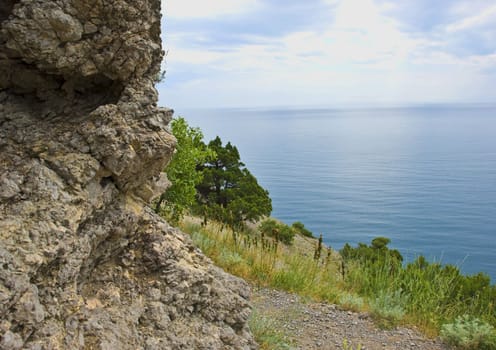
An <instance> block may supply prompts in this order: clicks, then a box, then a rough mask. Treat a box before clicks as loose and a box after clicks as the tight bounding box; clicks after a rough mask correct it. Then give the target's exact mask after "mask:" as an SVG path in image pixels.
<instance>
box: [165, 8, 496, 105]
mask: <svg viewBox="0 0 496 350" xmlns="http://www.w3.org/2000/svg"><path fill="white" fill-rule="evenodd" d="M323 1H326V2H327V3H328V4H330V5H332V6H329V13H328V16H327V21H325V20H324V22H319V23H316V24H315V25H314V26H313V25H309V26H307V27H306V28H302V29H300V30H299V31H294V32H292V33H289V34H285V35H281V36H279V37H277V36H270V35H267V36H250V37H249V38H248V39H249V40H240V41H238V43H237V44H227V43H226V45H223V46H222V51H220V50H219V48H218V47H217V48H216V47H211V46H209V45H198V42H199V41H201V40H199V39H201V35H203V34H202V33H193V32H191V33H182V34H181V33H170V35H169V36H168V40H167V42H168V48H169V55H168V57H167V61H168V71H170V72H172V71H174V70H175V67H178V68H179V67H181V69H182V71H188V72H189V71H190V70H194V72H193V73H195V74H191V80H187V79H184V80H182V81H181V82H178V83H177V85H175V86H174V88H173V89H171V90H172V91H169V92H168V93H167V95H168V96H169V97H170V98H173V99H174V100H175V102H174V103H176V104H179V105H181V104H183V105H190V106H194V105H197V106H206V105H208V106H211V107H215V106H217V107H218V106H228V105H229V106H243V105H245V106H246V105H249V104H254V105H285V104H306V105H309V104H321V105H324V104H333V103H340V102H341V103H354V102H378V103H386V104H387V103H393V104H394V103H410V102H436V101H437V102H447V101H448V102H449V101H464V100H468V99H472V100H474V101H475V100H477V99H478V98H480V99H481V100H484V99H486V100H487V99H490V98H494V95H495V93H493V92H491V91H496V89H494V88H493V89H490V88H489V87H491V86H493V87H494V83H492V80H494V79H491V78H492V76H491V74H485V73H484V71H491V70H494V69H495V68H496V50H495V51H494V52H495V53H493V54H489V55H465V56H464V57H461V56H456V55H454V54H452V53H450V52H449V51H448V50H447V46H446V42H445V40H444V37H443V35H444V36H445V37H446V36H447V32H446V31H440V32H439V31H438V32H436V33H422V32H421V31H418V32H415V33H412V32H406V31H404V30H403V29H402V28H403V27H402V26H401V24H400V22H399V20H398V19H397V18H393V17H391V15H386V13H389V14H390V13H391V12H390V11H388V8H390V7H391V6H392V5H391V3H385V2H381V3H377V2H376V1H374V0H323ZM474 1H475V0H474ZM169 2H170V3H174V1H169ZM209 2H210V1H206V3H209ZM231 2H233V3H240V4H241V3H242V4H244V5H245V6H244V8H243V5H242V4H241V5H240V6H241V7H240V8H237V9H236V10H235V9H231V8H230V7H229V5H226V6H227V7H225V8H224V9H220V8H217V9H216V10H215V9H210V13H211V15H214V13H216V14H217V15H218V14H222V13H224V14H226V13H234V12H232V11H238V10H239V11H249V10H250V8H251V7H250V6H251V5H248V4H249V3H250V1H248V0H230V1H227V2H225V1H220V2H219V4H221V3H224V5H225V4H226V3H231ZM181 3H183V2H181ZM252 3H255V2H254V1H252ZM219 6H221V5H219ZM395 6H399V5H395ZM230 11H231V12H230ZM457 11H462V8H461V7H460V8H458V9H457ZM206 13H207V11H206V10H205V13H204V15H206ZM467 13H469V12H466V11H465V12H463V14H462V13H461V12H460V13H458V14H457V15H456V16H454V17H455V18H460V20H459V21H455V22H453V23H452V24H451V25H450V27H448V28H450V30H451V31H459V30H465V29H468V28H476V27H477V28H478V26H482V25H485V24H488V23H491V22H490V21H492V19H493V18H494V17H495V16H496V6H492V7H489V8H488V7H486V8H485V10H484V11H481V12H478V15H476V16H469V15H467ZM190 15H191V14H190ZM267 26H268V28H269V27H270V23H268V24H267ZM438 28H439V27H438ZM445 28H446V27H445ZM240 35H241V34H240ZM243 35H244V37H243V39H247V38H246V35H247V34H243ZM192 36H193V37H194V38H195V47H191V46H190V45H189V44H188V43H189V42H191V39H192ZM239 38H240V39H241V37H239ZM207 39H208V38H205V42H209V41H208V40H207ZM198 46H201V48H198ZM178 71H179V69H178ZM199 77H200V78H199ZM468 90H469V91H470V93H469V92H468Z"/></svg>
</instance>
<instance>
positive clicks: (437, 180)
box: [176, 106, 496, 283]
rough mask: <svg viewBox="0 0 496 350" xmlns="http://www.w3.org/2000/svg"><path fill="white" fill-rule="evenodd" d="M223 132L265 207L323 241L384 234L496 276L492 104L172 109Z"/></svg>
mask: <svg viewBox="0 0 496 350" xmlns="http://www.w3.org/2000/svg"><path fill="white" fill-rule="evenodd" d="M176 115H182V116H184V117H185V118H186V119H187V120H188V121H189V123H190V125H192V126H199V127H200V128H201V129H202V130H203V132H204V134H205V139H206V140H210V139H212V138H213V137H215V136H216V135H219V136H220V137H221V138H222V139H223V141H231V142H232V143H233V144H235V145H236V146H237V147H238V149H239V151H240V153H241V158H242V161H244V162H245V163H246V164H247V167H248V168H249V169H250V171H251V172H252V173H253V174H254V175H255V176H256V177H257V178H258V180H259V182H260V183H261V184H262V185H263V186H264V187H265V188H267V189H268V190H269V192H270V195H271V197H272V201H273V207H274V210H273V216H275V217H277V218H279V219H281V220H282V221H284V222H286V223H288V224H291V223H292V222H294V221H297V220H298V221H302V222H303V223H304V224H305V225H306V226H307V227H308V228H309V229H310V230H312V231H313V232H314V234H315V235H318V234H320V233H322V234H323V236H324V240H325V242H326V243H327V244H329V245H331V246H332V247H334V248H335V249H340V248H341V247H342V246H343V244H344V243H346V242H349V243H351V244H356V243H358V242H364V243H369V242H370V240H371V239H372V238H374V237H376V236H386V237H389V238H391V240H392V243H391V247H393V248H396V249H399V250H400V252H401V253H402V254H403V256H404V257H405V258H406V260H407V261H412V260H413V259H415V257H416V256H418V255H420V254H422V255H424V256H426V257H427V258H429V259H431V260H435V261H438V262H442V263H450V264H456V265H459V266H461V269H462V271H464V272H465V273H476V272H479V271H483V272H486V273H487V274H489V275H490V276H491V279H492V282H493V283H494V282H495V281H496V107H490V106H430V107H416V108H390V109H386V108H384V109H379V108H375V109H364V108H362V109H270V110H263V109H222V110H177V111H176Z"/></svg>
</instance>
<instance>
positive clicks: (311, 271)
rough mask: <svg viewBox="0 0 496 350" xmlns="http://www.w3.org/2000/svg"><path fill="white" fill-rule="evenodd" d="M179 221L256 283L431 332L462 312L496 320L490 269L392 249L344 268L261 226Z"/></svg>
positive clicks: (223, 262) (217, 258) (209, 251)
mask: <svg viewBox="0 0 496 350" xmlns="http://www.w3.org/2000/svg"><path fill="white" fill-rule="evenodd" d="M181 228H182V229H183V230H184V231H185V232H188V233H190V234H191V237H192V238H193V241H194V242H195V244H197V245H198V247H199V248H200V249H202V250H203V252H204V253H205V254H206V255H207V256H209V257H210V258H211V259H212V260H213V261H214V262H215V263H216V264H217V265H218V266H220V267H222V268H224V269H225V270H226V271H228V272H230V273H232V274H234V275H237V276H239V277H241V278H244V279H245V280H247V281H250V282H251V283H252V284H254V285H256V286H266V287H273V288H277V289H281V290H285V291H289V292H294V293H297V294H299V295H301V296H304V297H309V298H311V299H314V300H320V301H327V302H331V303H336V304H341V305H342V306H343V308H345V309H351V310H355V311H369V312H371V313H372V315H373V316H374V319H376V320H377V322H378V324H379V325H383V326H386V327H393V326H395V325H398V324H406V325H414V326H416V327H418V328H420V329H422V330H423V331H424V332H425V333H426V334H427V335H430V336H437V335H439V332H440V330H441V328H442V327H443V325H446V324H452V323H455V320H456V319H457V317H460V316H463V315H466V317H469V318H470V319H475V318H476V319H478V320H480V322H482V323H483V324H487V325H488V326H490V327H495V325H496V314H495V309H494V308H495V304H496V287H495V286H494V285H493V286H491V285H489V281H488V280H487V278H486V277H485V276H484V275H475V276H463V275H461V274H460V272H459V270H458V269H457V268H456V267H453V266H449V265H448V266H442V265H440V264H436V263H427V262H425V260H423V259H420V258H419V259H418V260H417V261H415V262H413V263H410V264H408V265H406V266H404V265H402V264H401V263H398V261H396V260H394V259H395V255H394V254H393V255H387V254H386V255H384V257H383V258H381V259H377V256H375V255H374V256H373V257H374V259H372V260H367V259H365V260H364V259H358V258H356V259H355V258H353V259H350V260H346V264H345V271H344V273H343V271H342V268H343V265H342V262H341V260H340V259H336V258H333V259H328V258H327V256H328V254H327V250H326V249H327V248H324V251H323V253H322V254H321V256H322V257H321V258H320V259H318V260H315V259H314V251H308V252H306V253H302V252H301V251H300V250H298V249H296V248H297V247H292V246H286V245H284V244H282V243H277V242H276V241H275V240H274V239H272V238H270V237H267V236H264V237H262V236H261V235H258V234H257V233H256V232H251V233H249V234H237V235H236V239H235V238H234V235H233V234H232V233H231V232H230V231H226V230H223V229H222V227H221V225H217V224H209V225H207V227H201V226H200V225H197V224H194V223H192V222H188V221H186V222H184V223H183V224H182V226H181ZM316 246H317V241H316V240H315V247H316ZM362 248H363V247H362ZM314 249H315V248H314ZM381 249H386V248H381ZM382 251H387V250H381V252H382Z"/></svg>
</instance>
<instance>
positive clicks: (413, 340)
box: [252, 287, 449, 350]
mask: <svg viewBox="0 0 496 350" xmlns="http://www.w3.org/2000/svg"><path fill="white" fill-rule="evenodd" d="M252 303H253V305H254V307H255V309H256V310H259V312H260V313H261V314H263V315H270V316H271V317H272V318H274V319H276V320H277V322H278V323H279V324H280V326H281V327H283V328H284V329H285V330H286V331H287V333H288V334H289V335H290V336H291V338H292V340H293V341H294V348H293V349H295V350H300V349H301V350H314V349H315V350H317V349H318V350H331V349H343V341H344V340H345V339H346V341H347V342H348V344H351V345H353V349H357V348H358V345H361V350H393V349H395V350H396V349H409V350H413V349H415V350H447V349H449V348H448V347H447V346H445V345H443V344H442V343H441V342H440V341H439V340H431V339H427V338H426V337H425V336H423V335H422V334H421V333H419V332H418V331H415V330H412V329H407V328H397V329H394V330H381V329H379V328H378V327H377V326H375V325H374V323H373V322H372V320H371V319H370V317H369V316H368V315H367V314H364V313H355V312H350V311H343V310H340V309H338V307H337V306H335V305H330V304H324V303H314V302H309V303H306V302H303V300H302V298H301V297H299V296H297V295H293V294H289V293H285V292H281V291H276V290H272V289H265V288H263V289H257V288H255V287H254V288H253V295H252Z"/></svg>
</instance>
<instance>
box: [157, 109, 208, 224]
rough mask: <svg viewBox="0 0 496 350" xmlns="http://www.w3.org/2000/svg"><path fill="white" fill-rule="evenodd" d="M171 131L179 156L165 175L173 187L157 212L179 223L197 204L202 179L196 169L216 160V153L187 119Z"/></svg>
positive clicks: (178, 119)
mask: <svg viewBox="0 0 496 350" xmlns="http://www.w3.org/2000/svg"><path fill="white" fill-rule="evenodd" d="M171 128H172V133H173V135H174V136H175V137H176V139H177V144H176V152H175V153H174V156H173V158H172V161H171V162H170V163H169V165H168V166H167V168H166V169H165V171H166V172H167V177H168V178H169V180H170V181H171V183H172V185H171V187H169V188H168V189H167V191H166V192H164V193H163V194H162V195H161V196H160V198H159V200H158V201H157V203H156V205H155V211H156V212H157V213H161V214H162V215H164V216H165V217H166V218H167V219H168V220H169V221H171V222H173V223H177V222H178V221H179V220H180V219H181V218H182V217H183V216H184V213H185V211H186V210H187V209H189V208H190V207H191V206H193V205H194V204H195V202H196V185H198V184H199V183H200V182H201V181H202V178H203V174H202V173H201V172H199V171H197V169H196V168H197V165H198V164H202V163H203V162H205V161H206V159H207V157H213V156H214V152H213V151H211V150H210V149H209V148H208V147H207V146H206V145H205V143H204V142H203V134H202V132H201V130H200V129H199V128H195V127H190V126H189V125H188V123H187V122H186V120H185V119H184V118H182V117H179V118H177V119H174V120H173V121H172V122H171Z"/></svg>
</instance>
